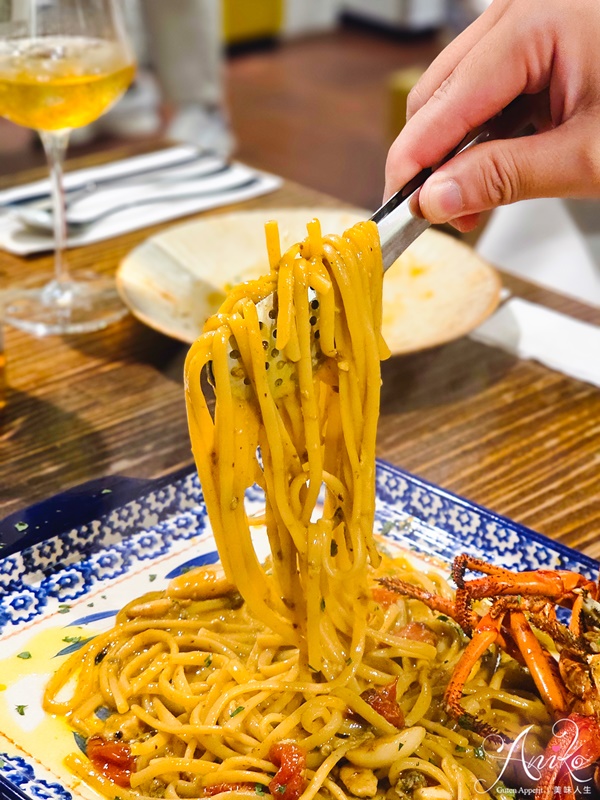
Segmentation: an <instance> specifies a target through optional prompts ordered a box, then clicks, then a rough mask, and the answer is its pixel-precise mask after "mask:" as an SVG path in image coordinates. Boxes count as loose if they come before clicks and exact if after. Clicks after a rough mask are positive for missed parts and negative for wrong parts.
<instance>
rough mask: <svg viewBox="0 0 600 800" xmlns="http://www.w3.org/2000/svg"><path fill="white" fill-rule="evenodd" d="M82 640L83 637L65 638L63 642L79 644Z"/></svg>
mask: <svg viewBox="0 0 600 800" xmlns="http://www.w3.org/2000/svg"><path fill="white" fill-rule="evenodd" d="M82 639H83V636H65V638H64V639H63V642H66V643H67V644H79V642H81V640H82Z"/></svg>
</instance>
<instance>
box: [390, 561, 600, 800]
mask: <svg viewBox="0 0 600 800" xmlns="http://www.w3.org/2000/svg"><path fill="white" fill-rule="evenodd" d="M467 570H472V571H475V572H479V573H483V576H484V577H479V578H474V579H471V580H466V579H465V573H466V572H467ZM452 576H453V578H454V582H455V583H456V586H457V590H456V596H455V599H454V601H453V602H452V601H449V600H448V599H447V598H444V597H441V596H439V595H436V594H433V593H431V592H428V591H426V590H424V589H422V588H420V587H418V586H415V585H413V584H410V583H407V582H406V581H402V580H399V579H397V578H393V577H392V578H389V577H388V578H380V579H379V582H380V583H381V584H382V585H383V586H384V587H385V588H386V589H388V590H391V591H393V592H396V593H398V594H401V595H405V596H408V597H412V598H415V599H417V600H421V601H422V602H423V603H425V605H427V606H428V607H429V608H432V609H434V610H436V611H439V612H440V613H442V614H445V615H446V616H448V617H450V618H452V619H453V620H454V621H455V622H457V623H458V624H459V625H460V627H461V628H462V630H463V631H464V633H465V634H466V635H467V636H469V637H470V641H469V643H468V644H467V647H466V648H465V650H464V652H463V654H462V656H461V658H460V660H459V662H458V664H457V665H456V667H455V669H454V672H453V673H452V676H451V678H450V681H449V683H448V686H447V688H446V692H445V695H444V704H445V707H446V710H447V711H448V714H449V715H450V716H451V717H453V718H454V719H456V720H458V721H459V723H460V724H461V725H462V726H463V727H468V728H471V729H472V730H474V731H475V732H477V733H479V734H480V735H481V736H483V737H488V736H494V737H500V738H501V739H503V740H504V741H507V742H508V741H509V740H508V739H507V737H506V736H505V735H504V734H502V733H501V732H499V731H497V730H496V729H495V728H493V727H492V726H490V725H489V724H488V723H486V722H485V721H484V720H482V719H479V718H478V717H476V716H472V715H470V714H468V713H467V712H466V710H465V709H464V708H463V706H462V704H461V700H462V696H463V688H464V685H465V683H466V681H467V679H468V677H469V674H470V673H471V670H472V669H473V667H474V666H475V664H476V663H477V661H478V660H479V659H480V658H481V657H482V656H483V655H484V654H485V652H486V651H487V650H488V648H489V647H490V646H491V645H492V644H495V645H497V646H499V647H500V648H502V649H503V650H505V651H506V652H507V653H508V654H509V655H511V656H512V657H514V658H515V659H516V660H517V661H519V662H520V663H521V664H522V665H524V666H526V667H527V668H528V670H529V672H530V674H531V677H532V678H533V681H534V682H535V685H536V687H537V689H538V691H539V693H540V696H541V698H542V700H543V701H544V703H545V705H546V707H547V708H548V710H549V711H550V713H551V715H552V716H553V718H554V720H555V724H554V727H553V736H552V738H551V740H550V742H549V743H548V745H547V748H546V751H545V754H544V758H543V762H542V763H543V764H544V768H543V771H542V775H541V779H540V782H539V784H538V788H537V792H536V797H537V800H550V798H552V797H553V795H554V794H555V793H557V792H560V793H561V797H562V798H565V797H574V795H575V794H576V790H575V786H574V783H573V781H575V782H576V783H577V781H578V780H579V781H581V780H582V778H581V774H582V773H581V770H584V769H587V770H588V772H590V771H591V772H592V773H593V776H594V782H595V785H596V788H597V791H598V792H599V793H600V603H599V602H598V599H599V596H600V582H595V581H592V580H590V579H588V578H586V577H585V576H583V575H580V574H578V573H576V572H570V571H568V570H535V571H527V572H512V571H511V570H508V569H504V568H503V567H497V566H494V565H492V564H488V563H487V562H485V561H482V560H481V559H478V558H474V557H472V556H469V555H467V554H462V555H459V556H457V557H456V558H455V559H454V563H453V567H452ZM483 600H487V601H488V603H487V604H486V608H485V611H484V612H483V613H481V612H478V611H476V610H474V608H473V604H474V602H475V601H483ZM557 607H562V608H567V609H570V610H571V617H570V621H569V624H568V625H564V624H563V623H562V622H560V621H559V619H558V617H557V613H556V609H557ZM534 628H536V629H537V630H538V631H542V632H544V633H545V634H547V635H549V636H550V637H551V638H552V640H553V642H554V645H555V648H556V651H557V653H558V654H559V656H558V660H557V659H556V657H555V655H553V654H552V653H551V652H550V651H549V650H547V649H546V648H545V647H544V645H543V643H542V640H541V639H540V637H538V636H536V634H535V633H534ZM555 787H559V788H555ZM578 791H580V790H578Z"/></svg>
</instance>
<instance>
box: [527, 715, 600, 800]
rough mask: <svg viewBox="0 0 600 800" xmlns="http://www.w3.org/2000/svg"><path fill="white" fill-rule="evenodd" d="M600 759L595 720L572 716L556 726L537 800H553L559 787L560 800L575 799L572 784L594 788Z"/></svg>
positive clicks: (599, 734)
mask: <svg viewBox="0 0 600 800" xmlns="http://www.w3.org/2000/svg"><path fill="white" fill-rule="evenodd" d="M598 759H600V724H599V723H598V720H597V719H596V718H595V717H584V716H582V715H581V714H569V716H568V717H566V718H565V719H562V720H560V721H559V722H557V723H556V725H555V733H554V736H553V737H552V739H550V741H549V743H548V746H547V748H546V752H545V754H544V759H543V763H544V765H545V769H544V772H543V775H542V779H541V781H540V783H539V785H538V787H537V800H551V798H552V797H553V796H554V793H555V787H560V797H561V800H565V798H574V797H575V795H576V794H579V793H580V792H581V789H580V790H579V792H577V793H576V792H575V788H574V786H573V783H574V782H575V783H576V785H578V786H585V785H586V784H587V785H590V784H593V782H594V777H595V776H594V773H595V772H597V770H594V765H595V763H596V762H597V761H598Z"/></svg>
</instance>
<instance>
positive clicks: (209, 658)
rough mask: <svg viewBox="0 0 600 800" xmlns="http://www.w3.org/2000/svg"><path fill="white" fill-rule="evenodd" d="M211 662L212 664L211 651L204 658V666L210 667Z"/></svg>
mask: <svg viewBox="0 0 600 800" xmlns="http://www.w3.org/2000/svg"><path fill="white" fill-rule="evenodd" d="M211 664H212V653H209V654H208V655H207V656H206V658H205V659H204V666H205V667H210V665H211Z"/></svg>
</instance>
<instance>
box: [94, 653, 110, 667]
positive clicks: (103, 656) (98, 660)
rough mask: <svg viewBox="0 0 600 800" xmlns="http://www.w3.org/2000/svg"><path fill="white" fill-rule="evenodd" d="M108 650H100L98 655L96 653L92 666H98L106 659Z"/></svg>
mask: <svg viewBox="0 0 600 800" xmlns="http://www.w3.org/2000/svg"><path fill="white" fill-rule="evenodd" d="M107 653H108V650H100V652H99V653H96V658H95V659H94V664H100V662H101V661H103V659H104V658H105V657H106V654H107Z"/></svg>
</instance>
